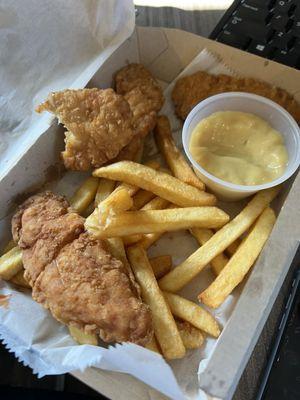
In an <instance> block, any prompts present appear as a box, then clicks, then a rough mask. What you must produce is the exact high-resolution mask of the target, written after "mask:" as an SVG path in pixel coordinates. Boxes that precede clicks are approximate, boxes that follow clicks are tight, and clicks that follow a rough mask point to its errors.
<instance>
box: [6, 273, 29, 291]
mask: <svg viewBox="0 0 300 400" xmlns="http://www.w3.org/2000/svg"><path fill="white" fill-rule="evenodd" d="M10 282H12V283H14V284H15V285H18V286H21V287H24V288H28V289H30V288H31V286H30V285H29V283H28V282H27V280H26V279H25V277H24V269H22V270H21V271H19V272H18V273H17V274H16V275H14V276H13V277H12V278H11V279H10Z"/></svg>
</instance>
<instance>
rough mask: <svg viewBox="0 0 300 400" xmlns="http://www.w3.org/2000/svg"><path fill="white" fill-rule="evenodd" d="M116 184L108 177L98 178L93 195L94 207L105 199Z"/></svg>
mask: <svg viewBox="0 0 300 400" xmlns="http://www.w3.org/2000/svg"><path fill="white" fill-rule="evenodd" d="M115 186H116V182H115V181H111V180H110V179H105V178H102V179H99V185H98V189H97V193H96V197H95V207H97V206H98V205H99V204H100V203H101V202H102V201H103V200H105V199H106V198H107V197H108V196H109V195H110V194H111V193H112V192H113V190H114V188H115Z"/></svg>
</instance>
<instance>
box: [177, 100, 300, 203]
mask: <svg viewBox="0 0 300 400" xmlns="http://www.w3.org/2000/svg"><path fill="white" fill-rule="evenodd" d="M217 111H241V112H246V113H251V114H255V115H257V116H258V117H261V118H262V119H264V120H265V121H267V122H268V123H269V124H270V125H271V126H272V127H273V128H274V129H276V130H277V131H278V132H280V133H281V135H282V136H283V139H284V143H285V146H286V149H287V152H288V165H287V167H286V170H285V172H284V174H283V175H282V176H280V177H279V178H277V179H275V180H273V181H271V182H267V183H264V184H262V185H253V186H252V185H251V186H246V185H237V184H234V183H231V182H226V181H224V180H222V179H220V178H217V177H216V176H214V175H212V174H210V173H209V172H207V171H206V170H205V169H204V168H202V167H201V165H199V164H198V162H197V161H196V160H195V159H194V158H193V156H192V155H191V153H190V150H189V143H190V138H191V134H192V132H193V130H194V128H195V127H196V125H198V123H199V122H200V121H201V120H203V119H204V118H206V117H208V116H209V115H211V114H213V113H215V112H217ZM182 142H183V147H184V151H185V153H186V155H187V157H188V159H189V160H190V162H191V163H192V166H193V168H194V171H195V173H196V174H197V175H198V176H199V178H200V179H201V180H202V181H203V182H204V183H205V184H206V185H207V187H208V188H209V189H210V190H211V191H212V192H214V193H215V194H216V195H217V196H218V197H219V198H220V199H222V200H229V201H234V200H239V199H242V198H244V197H247V196H250V195H252V194H253V193H256V192H258V191H259V190H263V189H268V188H270V187H273V186H277V185H279V184H280V183H282V182H284V181H286V180H287V179H288V178H290V177H291V176H292V175H293V173H294V172H295V171H296V170H297V168H298V167H299V164H300V129H299V126H298V124H297V122H296V121H295V120H294V118H293V117H292V116H291V115H290V114H289V113H288V112H287V111H286V110H285V109H284V108H282V107H281V106H279V105H278V104H277V103H275V102H273V101H271V100H269V99H266V98H265V97H262V96H257V95H255V94H251V93H242V92H228V93H221V94H217V95H215V96H212V97H209V98H207V99H205V100H203V101H201V102H200V103H199V104H197V105H196V106H195V107H194V108H193V109H192V111H191V112H190V113H189V115H188V116H187V118H186V120H185V122H184V125H183V130H182Z"/></svg>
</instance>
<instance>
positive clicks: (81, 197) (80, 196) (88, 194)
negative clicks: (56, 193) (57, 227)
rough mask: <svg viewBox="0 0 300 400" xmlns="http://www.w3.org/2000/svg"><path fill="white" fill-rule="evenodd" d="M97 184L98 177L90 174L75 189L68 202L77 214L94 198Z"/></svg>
mask: <svg viewBox="0 0 300 400" xmlns="http://www.w3.org/2000/svg"><path fill="white" fill-rule="evenodd" d="M98 185H99V179H97V178H94V177H93V176H90V177H89V178H88V179H86V180H85V181H84V182H83V184H82V185H81V186H80V187H79V189H78V190H76V192H75V194H74V196H73V197H72V198H71V200H70V204H71V206H72V207H73V209H74V210H75V211H77V212H78V214H81V213H82V212H83V211H84V210H85V209H87V207H88V206H89V205H90V204H91V203H92V201H93V200H94V199H95V196H96V192H97V189H98Z"/></svg>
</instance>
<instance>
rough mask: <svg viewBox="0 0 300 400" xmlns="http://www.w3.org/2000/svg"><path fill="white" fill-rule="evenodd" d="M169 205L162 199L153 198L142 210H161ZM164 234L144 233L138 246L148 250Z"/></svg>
mask: <svg viewBox="0 0 300 400" xmlns="http://www.w3.org/2000/svg"><path fill="white" fill-rule="evenodd" d="M169 204H170V203H169V202H168V201H167V200H165V199H162V198H161V197H155V198H154V199H153V200H151V201H149V203H147V204H146V205H145V206H144V207H143V208H142V210H163V209H164V208H166V207H167V206H168V205H169ZM163 234H164V232H157V233H146V234H144V235H142V238H141V240H140V242H139V245H140V246H141V247H143V249H148V248H149V247H150V246H151V245H152V244H153V243H155V242H156V241H157V240H158V239H159V238H160V237H161V236H162V235H163Z"/></svg>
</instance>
